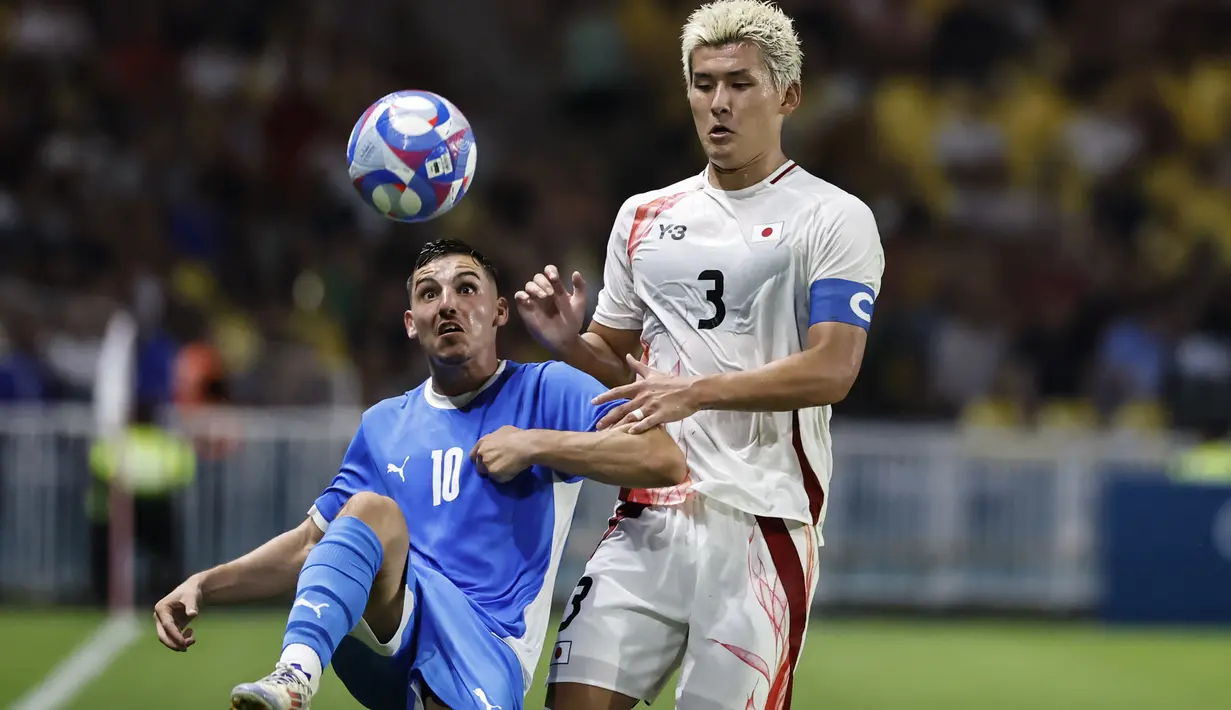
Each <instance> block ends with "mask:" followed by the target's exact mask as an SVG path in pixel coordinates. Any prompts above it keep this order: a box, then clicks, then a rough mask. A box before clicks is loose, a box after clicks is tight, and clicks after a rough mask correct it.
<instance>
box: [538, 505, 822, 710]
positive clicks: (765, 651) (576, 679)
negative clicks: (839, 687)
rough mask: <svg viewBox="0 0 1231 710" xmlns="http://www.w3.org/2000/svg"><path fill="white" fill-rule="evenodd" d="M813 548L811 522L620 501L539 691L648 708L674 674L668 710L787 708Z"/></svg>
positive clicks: (808, 598) (569, 608)
mask: <svg viewBox="0 0 1231 710" xmlns="http://www.w3.org/2000/svg"><path fill="white" fill-rule="evenodd" d="M818 547H819V535H818V530H817V528H816V527H814V526H811V525H807V524H804V523H800V522H795V521H784V520H780V519H777V518H758V517H756V516H752V515H748V514H747V513H743V512H740V511H738V510H736V509H734V508H731V507H729V506H726V505H724V504H722V503H719V502H717V501H714V500H711V499H707V498H705V497H703V496H693V497H691V498H689V499H688V500H687V501H685V502H684V503H683V504H681V505H679V506H670V507H644V506H640V505H637V504H630V503H625V504H622V505H621V506H620V507H619V508H617V509H616V515H615V517H614V518H612V523H611V529H610V530H609V531H608V533H607V535H606V536H605V537H604V538H603V541H602V542H601V543H599V546H598V549H597V550H595V552H594V556H593V557H592V558H591V559H590V561H589V563H588V564H587V565H586V570H585V574H584V576H582V578H581V580H580V582H578V585H577V589H576V590H575V591H574V592H573V596H572V597H571V598H570V599H569V602H568V603H567V604H566V605H565V607H564V616H563V618H562V620H561V623H560V633H559V636H558V638H557V643H556V647H555V649H554V651H553V653H552V659H551V668H550V674H549V676H548V683H581V684H584V685H590V686H595V687H600V688H606V689H608V690H613V691H615V692H617V693H622V694H624V695H628V696H631V697H634V698H639V699H641V700H645V701H646V702H649V701H651V700H653V699H654V698H655V697H657V696H658V694H659V693H660V692H661V691H662V688H663V685H665V684H666V682H667V681H668V680H669V679H670V677H671V673H672V672H673V671H674V670H675V669H676V668H677V667H680V678H679V683H678V686H677V689H676V705H675V707H676V708H678V709H679V710H718V709H719V708H721V709H723V710H726V709H727V708H741V709H744V708H747V709H748V710H752V709H756V710H762V709H764V708H769V709H771V710H778V709H787V708H790V707H791V691H792V680H793V674H794V670H795V666H796V665H797V663H798V662H799V656H800V653H801V652H802V650H803V644H804V636H805V632H806V631H807V626H808V610H809V607H810V606H811V604H812V595H813V592H814V590H815V589H816V580H817V576H818V558H819V550H818ZM803 705H805V703H802V702H801V703H800V704H799V706H801V707H802V706H803Z"/></svg>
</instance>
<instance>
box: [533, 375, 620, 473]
mask: <svg viewBox="0 0 1231 710" xmlns="http://www.w3.org/2000/svg"><path fill="white" fill-rule="evenodd" d="M541 388H542V390H541V397H540V400H539V401H540V402H541V403H542V407H543V409H542V411H541V412H540V421H542V422H543V423H544V425H545V426H546V427H547V428H549V429H555V430H556V431H576V432H591V431H594V428H595V427H596V426H597V425H598V422H599V420H600V419H602V418H603V417H604V416H606V414H607V412H610V411H611V410H613V409H615V408H616V407H618V406H620V405H621V404H623V403H624V402H626V401H628V400H624V399H619V400H616V401H614V402H606V403H604V404H591V403H590V400H592V399H594V398H595V397H597V396H598V395H600V394H602V393H603V392H606V391H607V388H606V387H604V386H603V384H602V383H601V382H599V381H598V380H596V379H594V378H593V377H591V376H590V375H587V374H586V373H584V372H582V371H581V370H578V369H576V368H574V367H571V366H569V365H566V364H564V363H562V362H551V363H548V364H547V365H545V366H544V368H543V378H542V381H541ZM560 477H561V479H563V480H565V481H575V480H578V479H579V477H577V476H569V475H566V474H563V473H560Z"/></svg>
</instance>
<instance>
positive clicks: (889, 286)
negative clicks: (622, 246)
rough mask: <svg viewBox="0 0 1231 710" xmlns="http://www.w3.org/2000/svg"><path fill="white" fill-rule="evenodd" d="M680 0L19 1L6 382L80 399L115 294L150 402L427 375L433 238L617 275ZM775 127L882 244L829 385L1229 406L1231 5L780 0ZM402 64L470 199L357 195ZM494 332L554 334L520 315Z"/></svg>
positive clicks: (950, 411)
mask: <svg viewBox="0 0 1231 710" xmlns="http://www.w3.org/2000/svg"><path fill="white" fill-rule="evenodd" d="M695 4H696V3H695V2H691V1H690V2H684V1H682V0H585V1H584V2H583V1H581V0H574V1H569V0H518V2H516V3H506V2H496V1H495V0H450V2H447V3H414V2H411V3H408V2H392V1H390V0H350V1H349V2H345V3H341V2H336V1H334V0H301V1H298V2H294V3H261V2H245V1H243V0H208V1H207V0H129V2H125V3H114V2H103V1H101V0H43V1H41V2H29V1H26V2H16V3H8V4H3V5H0V97H2V99H0V294H3V298H2V299H0V400H12V399H19V400H55V399H76V398H83V397H87V396H88V392H89V387H90V382H91V380H92V377H93V376H94V370H93V369H92V368H93V363H94V359H96V357H97V349H98V343H99V338H100V336H101V332H102V326H103V322H104V321H105V318H106V316H105V312H106V308H105V307H104V306H100V305H99V304H125V305H126V306H127V307H128V308H130V309H131V310H132V312H133V313H134V314H135V315H136V317H137V319H138V322H139V324H140V332H141V343H140V349H139V356H138V362H139V377H138V382H139V388H140V393H141V397H142V399H143V401H152V402H167V401H173V400H174V401H179V402H188V401H201V400H206V401H212V400H218V399H225V400H229V401H233V402H237V403H243V404H256V405H315V404H327V403H336V404H363V403H366V402H369V401H371V400H374V399H377V398H380V397H385V396H389V395H391V394H393V393H396V392H399V391H402V390H404V389H407V388H410V387H413V386H415V385H416V384H417V383H418V381H419V380H420V378H422V377H423V376H424V374H425V372H424V368H423V365H422V363H421V358H420V357H419V356H418V354H417V353H416V352H415V350H414V349H413V346H410V345H409V344H408V343H407V341H406V336H405V333H404V331H403V329H402V325H401V322H402V318H401V313H402V311H403V310H404V308H405V304H406V292H405V288H404V282H405V279H406V277H407V276H408V272H409V270H410V266H411V263H412V261H413V257H414V254H415V253H416V251H417V250H418V247H419V246H420V245H421V244H422V243H423V242H425V241H427V240H429V239H433V238H437V237H443V236H450V237H458V238H462V239H465V240H468V241H470V242H472V243H473V244H475V245H476V246H478V247H479V248H480V249H482V250H484V251H486V252H487V253H488V254H489V255H490V256H491V257H492V258H493V259H494V260H495V261H496V263H497V265H498V266H499V267H500V269H501V270H502V274H503V279H504V284H503V285H504V288H505V290H506V292H508V293H511V291H512V290H513V289H514V288H515V287H516V286H517V285H519V284H520V283H521V282H523V281H524V280H525V279H526V278H527V277H528V276H530V275H531V274H533V273H534V272H535V271H537V270H538V269H539V268H541V266H542V265H544V264H547V263H554V264H558V265H560V266H562V267H563V268H568V269H578V270H580V271H581V272H582V273H583V274H584V275H586V276H587V278H588V280H589V281H590V282H591V283H592V284H593V285H594V286H595V288H597V286H598V285H599V283H600V281H601V273H602V272H601V264H602V257H603V252H604V246H605V243H606V239H607V236H608V233H609V231H610V228H611V222H612V219H613V218H614V215H615V211H616V208H617V207H618V206H619V204H620V203H621V202H622V201H623V199H624V198H625V197H627V196H628V195H630V194H633V193H636V192H642V191H645V190H648V189H652V188H657V187H661V186H662V185H665V184H669V183H671V182H674V181H676V180H678V179H681V178H682V177H684V176H687V175H688V174H692V173H695V172H697V171H699V170H700V169H701V167H702V166H703V160H704V158H703V156H702V155H701V153H700V151H699V148H698V147H697V145H696V139H695V135H694V134H693V128H692V124H691V121H690V118H689V115H688V110H687V104H686V102H685V98H684V95H683V90H684V89H683V78H682V75H681V68H680V60H679V49H678V47H679V42H678V37H679V28H680V25H681V24H682V22H683V20H684V18H685V17H686V16H687V13H688V12H689V11H690V10H691V9H692V8H693V7H694V6H695ZM780 4H781V5H782V6H783V8H784V9H786V10H787V11H788V12H789V13H790V14H792V15H793V17H794V18H795V20H796V25H797V28H798V30H799V32H800V34H801V36H802V38H803V44H804V52H805V63H804V77H805V80H804V91H803V95H804V104H803V107H802V108H801V110H800V111H799V112H797V113H796V114H795V115H794V116H793V117H792V118H791V119H790V120H789V121H788V124H787V136H786V142H787V147H788V154H790V155H791V156H792V157H793V158H795V159H796V160H798V161H799V162H800V163H801V164H802V165H803V166H804V167H806V168H807V169H808V170H809V171H811V172H812V173H814V174H816V175H819V176H821V177H823V178H825V179H827V180H830V181H831V182H834V183H836V184H837V185H839V186H841V187H843V188H845V189H847V190H849V191H851V192H853V193H854V194H856V195H858V196H859V197H861V198H863V199H864V200H865V201H867V202H868V203H869V204H870V205H871V206H872V207H873V209H874V211H875V213H876V215H877V218H878V223H879V225H880V231H881V237H882V239H883V242H884V245H885V251H886V260H887V270H886V273H885V278H884V285H883V290H882V294H881V296H880V299H879V302H878V307H877V322H876V323H875V325H874V327H873V329H872V338H871V341H870V344H869V349H868V355H867V359H866V361H865V365H864V368H863V372H862V374H861V377H860V380H859V382H858V384H857V386H856V389H855V391H854V392H853V393H852V395H851V397H850V398H849V399H848V400H847V402H845V403H843V404H842V405H840V407H839V413H840V415H841V416H846V417H875V418H882V419H884V418H890V419H934V418H947V419H957V420H959V421H963V422H965V423H967V424H969V425H972V426H983V425H993V426H999V425H1018V424H1039V425H1048V426H1104V425H1106V426H1124V427H1131V428H1155V427H1163V426H1168V425H1176V426H1182V427H1204V428H1210V427H1213V428H1217V427H1219V426H1221V425H1222V424H1223V423H1224V422H1225V418H1226V417H1228V416H1229V414H1228V413H1231V200H1228V199H1227V196H1228V194H1229V193H1228V190H1229V189H1231V42H1229V41H1227V38H1228V37H1231V5H1229V4H1228V3H1226V2H1218V1H1213V0H1211V1H1208V2H1205V1H1201V2H1197V1H1186V0H1185V1H1181V0H1072V1H1070V2H1065V1H1062V0H982V1H962V0H917V1H911V0H783V1H782V2H781V3H780ZM403 88H424V89H429V90H433V91H437V92H439V93H441V94H443V95H446V96H448V97H449V98H450V99H451V100H453V101H454V103H456V104H457V105H458V106H460V107H461V109H462V110H463V111H464V112H465V114H466V115H467V117H468V118H469V119H470V121H471V123H472V124H473V125H474V128H475V133H476V137H477V140H478V143H479V146H480V152H479V167H478V174H477V176H476V182H475V186H474V188H473V189H472V191H471V193H470V195H469V196H468V197H467V198H466V199H465V200H464V201H463V202H462V203H461V204H460V205H459V206H458V207H457V208H456V209H455V210H454V211H453V212H452V213H450V214H449V215H447V216H445V217H443V218H441V219H439V220H436V221H434V222H431V223H428V224H425V225H415V226H409V225H398V224H394V223H392V222H389V221H388V220H385V219H384V218H383V217H380V216H378V215H376V214H375V213H374V212H372V211H370V210H368V209H366V208H364V207H363V206H362V205H361V204H360V203H359V202H358V200H357V197H356V196H355V195H354V194H353V190H352V188H351V186H350V183H349V181H348V178H347V175H346V165H345V159H344V155H345V143H346V139H347V136H348V135H349V132H350V129H351V126H352V125H353V123H354V121H355V120H356V119H357V118H358V116H359V115H360V114H361V112H362V111H363V109H364V108H365V107H366V106H367V105H368V104H369V103H371V102H372V101H373V100H375V99H376V98H377V97H379V96H382V95H384V94H385V93H388V92H390V91H394V90H398V89H403ZM503 337H504V339H505V342H504V343H503V345H504V347H505V352H506V354H507V355H508V356H511V357H514V358H519V359H535V358H539V357H542V355H543V353H541V352H540V351H539V350H538V349H537V348H536V346H535V345H534V344H533V343H532V342H531V341H529V339H528V338H527V337H526V336H525V334H524V333H523V331H522V329H521V328H520V327H519V325H518V324H517V323H516V321H514V323H513V325H512V326H511V327H509V328H507V329H505V333H504V335H503Z"/></svg>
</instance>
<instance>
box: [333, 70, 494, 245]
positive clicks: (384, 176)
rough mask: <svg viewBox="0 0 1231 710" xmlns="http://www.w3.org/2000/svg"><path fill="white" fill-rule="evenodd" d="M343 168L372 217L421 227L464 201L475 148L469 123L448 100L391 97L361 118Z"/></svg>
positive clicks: (424, 95)
mask: <svg viewBox="0 0 1231 710" xmlns="http://www.w3.org/2000/svg"><path fill="white" fill-rule="evenodd" d="M346 163H347V166H348V168H349V170H350V177H351V182H352V183H353V184H354V185H355V189H356V190H358V191H359V195H360V196H361V197H362V198H363V201H364V202H366V203H368V204H369V205H371V206H372V207H373V208H374V209H375V210H376V211H377V212H380V213H381V214H383V215H385V216H386V217H388V218H389V219H393V220H396V221H398V222H426V221H428V220H430V219H434V218H436V217H439V216H440V215H442V214H444V213H446V212H448V211H449V210H451V209H453V206H454V205H456V204H457V203H458V202H459V201H460V200H461V199H462V198H463V197H464V196H465V195H466V190H467V189H468V188H469V187H470V183H471V181H472V180H473V179H474V169H475V165H476V164H477V163H478V146H477V145H476V144H475V142H474V133H473V132H472V131H471V130H470V122H469V121H467V120H466V117H465V116H463V115H462V112H461V111H458V110H457V107H456V106H454V105H453V104H452V103H450V102H449V100H448V99H446V98H444V97H443V96H439V95H437V94H434V93H432V92H430V91H397V92H394V93H392V94H389V95H388V96H385V97H384V98H382V99H380V100H379V101H377V102H376V103H374V104H372V105H371V106H369V107H368V110H367V111H364V112H363V115H362V116H361V117H360V118H359V121H358V122H357V123H356V124H355V128H354V129H353V130H352V131H351V134H350V141H349V143H348V144H347V146H346Z"/></svg>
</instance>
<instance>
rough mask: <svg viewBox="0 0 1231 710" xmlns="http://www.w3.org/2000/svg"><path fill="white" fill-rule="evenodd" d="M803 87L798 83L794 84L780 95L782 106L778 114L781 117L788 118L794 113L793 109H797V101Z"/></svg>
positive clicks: (800, 96)
mask: <svg viewBox="0 0 1231 710" xmlns="http://www.w3.org/2000/svg"><path fill="white" fill-rule="evenodd" d="M802 92H803V87H801V86H800V85H799V82H795V83H794V84H791V85H790V86H788V87H786V91H785V92H784V93H783V94H782V106H781V107H780V108H779V112H780V113H781V114H782V115H783V116H790V115H791V114H792V113H795V109H797V108H799V100H800V99H801V98H802Z"/></svg>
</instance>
